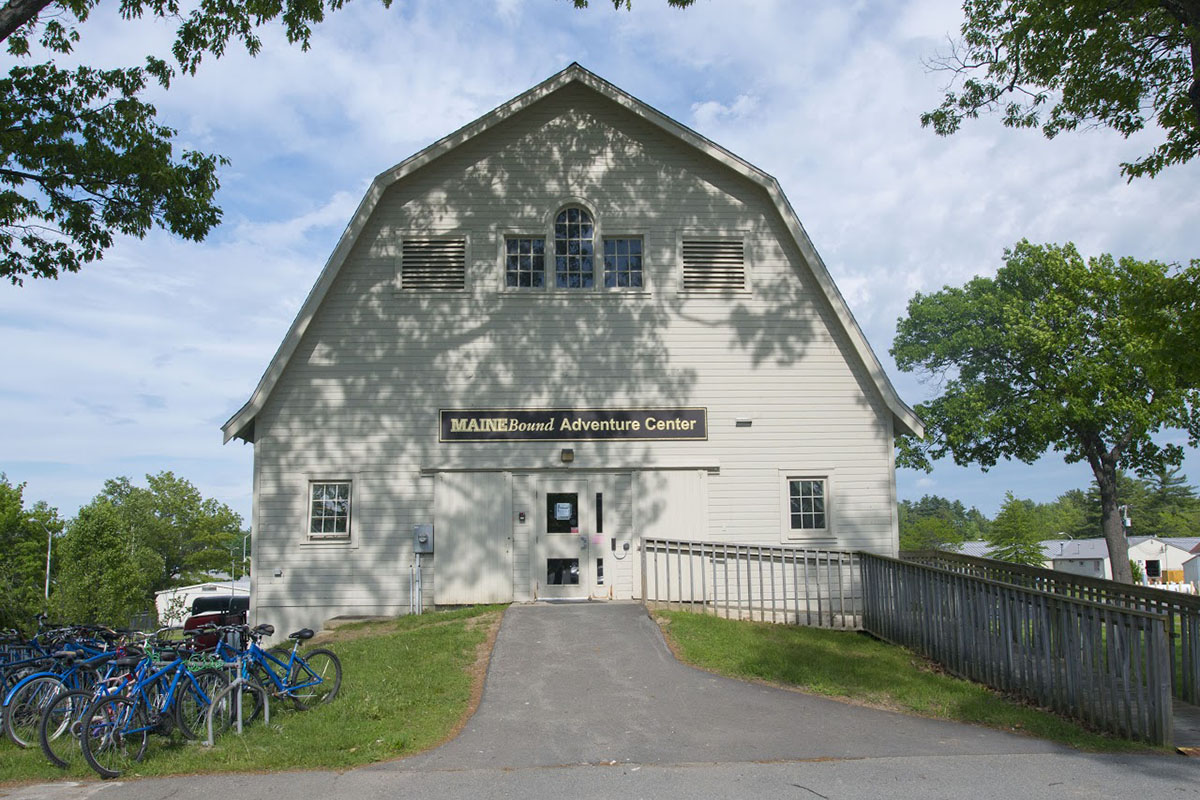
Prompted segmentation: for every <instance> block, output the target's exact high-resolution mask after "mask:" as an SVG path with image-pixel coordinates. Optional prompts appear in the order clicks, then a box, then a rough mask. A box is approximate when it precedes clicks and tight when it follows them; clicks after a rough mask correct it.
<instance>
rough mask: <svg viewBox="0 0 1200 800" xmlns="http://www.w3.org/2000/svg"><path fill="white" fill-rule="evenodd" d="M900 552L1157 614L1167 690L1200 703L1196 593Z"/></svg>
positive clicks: (949, 566)
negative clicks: (1162, 627)
mask: <svg viewBox="0 0 1200 800" xmlns="http://www.w3.org/2000/svg"><path fill="white" fill-rule="evenodd" d="M900 557H901V558H902V559H903V560H905V561H913V562H916V563H920V564H928V565H931V566H936V567H941V568H942V569H947V570H950V571H952V572H960V573H962V574H964V575H973V576H975V577H979V578H987V579H989V580H994V581H1000V582H1001V583H1009V584H1014V585H1016V586H1025V587H1028V588H1030V589H1037V590H1039V591H1043V592H1050V593H1051V594H1057V595H1061V596H1063V597H1070V598H1074V599H1079V600H1090V601H1092V602H1095V603H1103V604H1106V605H1110V606H1116V607H1118V608H1127V609H1132V610H1135V611H1146V612H1149V613H1152V614H1161V615H1162V616H1164V617H1166V618H1167V633H1168V635H1169V636H1170V638H1171V646H1170V648H1169V654H1170V658H1171V667H1172V668H1171V687H1172V691H1173V692H1174V694H1175V696H1176V697H1178V698H1179V699H1180V700H1183V701H1184V702H1187V703H1191V704H1193V705H1200V597H1197V596H1196V595H1188V594H1183V593H1181V592H1172V591H1169V590H1167V589H1154V588H1151V587H1148V586H1130V585H1128V584H1123V583H1117V582H1115V581H1110V580H1104V579H1102V578H1089V577H1087V576H1084V575H1072V574H1070V573H1066V572H1056V571H1054V570H1049V569H1042V568H1040V567H1029V566H1025V565H1023V564H1009V563H1006V562H1004V561H996V560H994V559H990V558H976V557H974V556H967V555H961V554H959V553H947V552H944V551H941V550H922V551H913V552H904V553H901V554H900Z"/></svg>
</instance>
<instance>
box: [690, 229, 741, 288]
mask: <svg viewBox="0 0 1200 800" xmlns="http://www.w3.org/2000/svg"><path fill="white" fill-rule="evenodd" d="M683 288H684V290H685V291H696V292H727V291H738V290H741V289H744V288H746V259H745V251H744V248H743V246H742V241H741V240H740V239H684V240H683Z"/></svg>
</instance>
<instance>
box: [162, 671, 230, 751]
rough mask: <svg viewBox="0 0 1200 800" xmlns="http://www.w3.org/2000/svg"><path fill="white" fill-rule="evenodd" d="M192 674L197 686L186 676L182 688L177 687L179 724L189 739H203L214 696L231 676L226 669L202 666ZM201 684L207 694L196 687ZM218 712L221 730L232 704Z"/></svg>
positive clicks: (216, 725)
mask: <svg viewBox="0 0 1200 800" xmlns="http://www.w3.org/2000/svg"><path fill="white" fill-rule="evenodd" d="M192 677H194V678H195V679H196V685H193V684H192V682H191V681H189V680H187V679H186V677H185V678H184V679H182V680H180V681H179V687H178V688H177V689H176V695H175V701H174V702H175V724H176V725H177V726H178V727H179V732H180V733H182V734H183V735H184V737H185V738H187V739H199V738H200V736H201V735H202V734H204V733H206V732H207V730H208V706H209V704H210V703H211V702H212V699H213V698H214V697H216V696H217V695H218V694H220V693H221V690H222V689H224V688H225V687H226V686H228V685H229V678H227V677H225V673H224V672H221V671H220V670H216V669H202V670H200V671H199V672H197V673H195V674H194V675H193V676H192ZM197 685H198V686H199V687H200V689H201V690H203V692H204V694H201V693H200V692H199V691H197V690H196V686H197ZM216 714H217V717H214V719H213V728H214V729H215V730H220V729H221V727H222V726H223V725H225V724H226V723H225V722H223V721H222V720H221V719H220V717H225V718H226V719H228V717H229V706H228V704H226V706H225V708H224V710H222V709H217V711H216Z"/></svg>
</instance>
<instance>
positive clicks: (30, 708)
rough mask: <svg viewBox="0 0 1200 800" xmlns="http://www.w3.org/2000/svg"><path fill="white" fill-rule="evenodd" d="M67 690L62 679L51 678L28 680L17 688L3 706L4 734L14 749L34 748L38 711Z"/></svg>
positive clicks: (38, 719)
mask: <svg viewBox="0 0 1200 800" xmlns="http://www.w3.org/2000/svg"><path fill="white" fill-rule="evenodd" d="M67 691H68V690H67V687H66V686H65V685H64V684H63V682H62V679H60V678H57V677H55V676H53V675H42V676H39V677H36V678H31V679H30V680H28V681H27V682H25V683H23V684H20V685H18V686H17V688H16V689H14V690H13V693H12V695H11V696H10V697H9V698H8V703H7V704H6V705H5V706H4V733H5V735H6V736H8V738H9V740H11V741H12V742H13V743H15V744H16V745H17V746H18V747H23V748H24V747H33V746H35V745H37V743H38V725H39V724H40V723H41V721H42V711H44V710H45V708H46V706H48V705H50V703H51V701H53V700H54V698H56V697H58V696H59V695H60V694H64V693H65V692H67Z"/></svg>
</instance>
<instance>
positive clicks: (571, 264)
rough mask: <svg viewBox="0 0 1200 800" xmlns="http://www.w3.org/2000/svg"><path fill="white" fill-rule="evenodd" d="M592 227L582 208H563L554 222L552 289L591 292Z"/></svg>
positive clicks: (593, 279)
mask: <svg viewBox="0 0 1200 800" xmlns="http://www.w3.org/2000/svg"><path fill="white" fill-rule="evenodd" d="M594 254H595V227H594V226H593V224H592V215H591V214H589V213H588V212H587V211H584V210H583V209H582V208H564V209H563V210H562V211H560V212H559V213H558V216H557V217H556V218H555V220H554V285H555V286H556V287H557V288H559V289H591V288H592V286H593V284H594V282H595V272H594V270H593V261H594Z"/></svg>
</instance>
